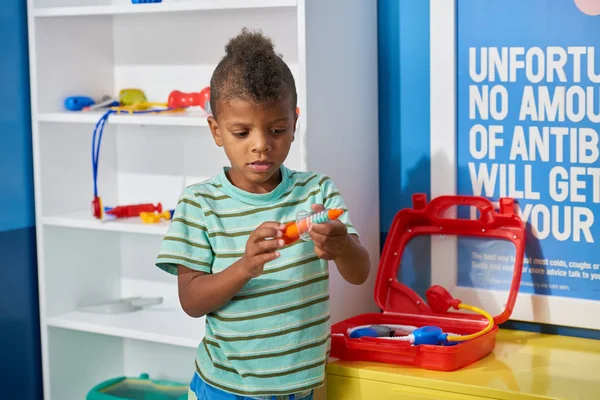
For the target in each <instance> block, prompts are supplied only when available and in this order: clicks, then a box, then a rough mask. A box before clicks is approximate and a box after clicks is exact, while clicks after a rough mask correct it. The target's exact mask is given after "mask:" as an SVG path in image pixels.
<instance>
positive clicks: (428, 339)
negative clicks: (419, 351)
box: [347, 303, 494, 346]
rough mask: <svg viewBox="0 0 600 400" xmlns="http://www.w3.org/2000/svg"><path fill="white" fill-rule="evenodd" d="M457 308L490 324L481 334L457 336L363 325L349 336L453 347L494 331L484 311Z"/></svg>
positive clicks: (433, 330)
mask: <svg viewBox="0 0 600 400" xmlns="http://www.w3.org/2000/svg"><path fill="white" fill-rule="evenodd" d="M457 308H462V309H466V310H470V311H473V312H476V313H478V314H481V315H483V316H484V317H485V318H486V319H487V320H488V324H487V325H486V327H485V328H483V329H482V330H480V331H479V332H475V333H472V334H469V335H457V334H454V333H447V332H444V331H443V330H442V328H440V327H438V326H423V327H420V328H417V327H416V326H412V325H389V324H380V325H377V324H373V325H362V326H356V327H354V328H350V329H348V331H347V335H348V337H349V338H350V339H360V338H362V337H371V338H378V339H383V340H397V341H400V342H409V343H410V344H412V345H421V344H429V345H441V346H452V345H455V344H457V343H459V342H465V341H467V340H473V339H475V338H477V337H479V336H482V335H484V334H486V333H487V332H489V331H490V330H492V328H493V327H494V318H493V317H492V316H491V315H490V314H488V313H487V312H485V311H484V310H482V309H480V308H477V307H474V306H470V305H468V304H463V303H459V304H458V306H457Z"/></svg>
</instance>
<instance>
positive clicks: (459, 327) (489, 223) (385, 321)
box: [331, 194, 525, 371]
mask: <svg viewBox="0 0 600 400" xmlns="http://www.w3.org/2000/svg"><path fill="white" fill-rule="evenodd" d="M452 206H473V207H476V208H477V209H478V211H479V215H480V217H479V218H478V219H476V220H468V219H455V218H445V217H443V216H442V213H443V212H444V211H445V210H447V209H448V208H450V207H452ZM435 235H437V236H440V235H448V236H449V235H455V236H458V237H475V238H483V239H492V240H494V239H496V240H497V239H502V240H503V241H507V242H508V243H511V244H512V245H514V247H515V265H514V270H513V273H512V280H511V287H510V293H509V296H508V300H507V301H506V305H505V309H504V311H503V312H502V313H501V314H500V315H497V316H495V317H492V316H490V315H489V314H487V313H486V312H485V311H483V310H480V309H478V308H477V307H473V306H468V305H464V304H462V302H461V301H460V300H459V299H454V298H453V297H452V296H451V295H450V293H448V292H447V291H446V289H445V288H443V287H441V286H437V285H436V286H432V287H431V288H429V290H427V293H426V297H427V302H425V301H424V299H422V298H421V297H420V296H419V295H418V294H417V293H416V292H414V291H413V290H412V289H410V288H409V287H408V286H406V285H404V284H402V283H400V282H399V281H398V280H397V278H396V277H397V276H398V270H399V268H400V265H401V259H402V256H403V252H404V250H405V248H406V246H407V244H408V243H409V242H410V241H411V239H414V238H415V237H417V236H435ZM524 252H525V223H524V222H523V221H522V220H521V218H520V217H519V216H518V215H517V214H516V213H515V209H514V201H513V199H510V198H502V199H500V210H499V212H497V211H495V210H494V207H493V204H492V203H491V202H490V201H489V200H487V199H486V198H484V197H476V196H441V197H438V198H435V199H433V200H432V201H431V202H430V203H429V204H427V201H426V197H425V195H423V194H416V195H414V196H413V208H407V209H403V210H401V211H400V212H398V213H397V214H396V216H395V217H394V220H393V223H392V226H391V229H390V232H389V235H388V238H387V240H386V242H385V245H384V249H383V253H382V257H381V261H380V264H379V269H378V272H377V282H376V284H375V301H376V303H377V305H378V306H379V308H380V309H381V310H383V312H382V313H370V314H362V315H357V316H355V317H352V318H349V319H347V320H345V321H341V322H339V323H337V324H335V325H333V326H332V328H331V333H332V335H331V356H332V357H334V358H338V359H341V360H360V361H376V362H385V363H393V364H408V365H414V366H417V367H420V368H424V369H432V370H440V371H452V370H455V369H459V368H462V367H464V366H466V365H468V364H470V363H472V362H474V361H476V360H479V359H480V358H482V357H484V356H486V355H487V354H489V353H490V352H491V351H492V350H493V349H494V347H495V343H496V333H497V331H498V324H501V323H503V322H505V321H506V320H507V319H508V318H509V316H510V314H511V313H512V310H513V307H514V305H515V301H516V297H517V293H518V291H519V286H520V283H521V273H522V268H523V257H524ZM450 308H455V309H458V308H464V309H469V310H471V311H476V312H477V313H479V314H481V315H477V314H470V313H462V312H451V311H449V309H450ZM482 315H483V317H482ZM386 325H389V326H396V327H401V330H402V329H407V327H408V328H412V329H414V330H412V332H413V333H415V334H414V335H412V337H411V338H409V337H408V336H411V334H408V335H403V336H404V337H402V336H400V337H393V338H389V337H382V336H385V335H384V334H381V332H382V330H384V328H385V326H386ZM382 326H384V327H383V328H382ZM365 327H366V330H367V331H368V330H369V329H370V328H373V329H370V330H371V332H374V331H377V333H378V334H376V335H375V334H372V335H371V337H369V336H368V335H366V336H354V335H353V334H352V336H351V333H350V332H352V333H353V332H355V331H357V330H358V329H364V328H365ZM417 332H418V334H417ZM443 332H454V334H447V333H443ZM363 333H364V331H363ZM374 336H375V337H374ZM432 338H434V339H435V340H433V339H432ZM425 339H432V341H430V342H427V340H425ZM436 340H437V342H438V343H436ZM440 341H441V343H443V344H439V343H440ZM419 343H424V344H419ZM430 343H436V344H430Z"/></svg>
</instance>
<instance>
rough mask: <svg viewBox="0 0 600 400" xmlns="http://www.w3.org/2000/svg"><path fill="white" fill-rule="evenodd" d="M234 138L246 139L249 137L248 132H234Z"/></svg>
mask: <svg viewBox="0 0 600 400" xmlns="http://www.w3.org/2000/svg"><path fill="white" fill-rule="evenodd" d="M232 133H233V136H235V137H239V138H245V137H246V136H248V131H240V132H232Z"/></svg>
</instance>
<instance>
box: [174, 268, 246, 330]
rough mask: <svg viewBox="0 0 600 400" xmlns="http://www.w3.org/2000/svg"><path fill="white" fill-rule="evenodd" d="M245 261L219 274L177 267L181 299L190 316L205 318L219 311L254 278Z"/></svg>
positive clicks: (182, 305)
mask: <svg viewBox="0 0 600 400" xmlns="http://www.w3.org/2000/svg"><path fill="white" fill-rule="evenodd" d="M246 271H247V270H246V268H244V267H243V266H242V260H238V261H236V262H235V263H233V264H231V266H230V267H229V268H226V269H224V270H223V271H221V272H218V273H216V274H207V273H206V272H201V271H195V270H193V269H190V268H187V267H184V266H183V265H179V266H178V270H177V273H178V279H177V283H178V289H179V302H180V303H181V307H182V308H183V311H185V313H186V314H188V315H189V316H190V317H194V318H198V317H202V316H204V315H206V314H208V313H210V312H212V311H215V310H218V309H219V308H221V307H223V306H224V305H225V304H227V303H228V302H229V300H231V298H232V297H233V296H235V295H236V293H238V292H239V291H240V289H241V288H242V287H243V286H244V285H245V284H246V283H247V282H248V281H249V280H250V279H251V276H250V275H249V274H248V272H246Z"/></svg>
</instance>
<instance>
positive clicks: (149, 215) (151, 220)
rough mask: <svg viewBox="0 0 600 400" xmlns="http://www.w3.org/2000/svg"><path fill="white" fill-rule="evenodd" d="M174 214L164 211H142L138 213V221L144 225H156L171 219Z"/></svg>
mask: <svg viewBox="0 0 600 400" xmlns="http://www.w3.org/2000/svg"><path fill="white" fill-rule="evenodd" d="M174 212H175V210H166V211H163V212H158V213H156V212H147V211H142V212H141V213H140V219H141V220H142V222H143V223H145V224H156V223H158V222H160V221H162V220H170V219H171V218H173V213H174Z"/></svg>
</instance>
